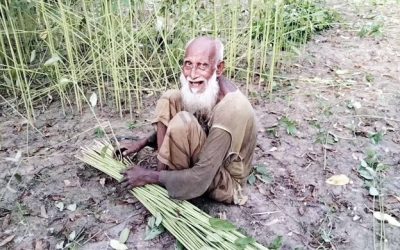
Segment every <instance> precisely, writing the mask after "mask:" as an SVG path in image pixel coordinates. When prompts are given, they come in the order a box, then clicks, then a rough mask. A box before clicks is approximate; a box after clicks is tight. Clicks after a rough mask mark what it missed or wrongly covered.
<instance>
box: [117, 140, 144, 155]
mask: <svg viewBox="0 0 400 250" xmlns="http://www.w3.org/2000/svg"><path fill="white" fill-rule="evenodd" d="M142 148H143V142H141V141H138V142H131V141H123V142H121V143H119V148H118V149H117V150H115V155H116V156H117V157H119V156H122V157H125V156H128V155H130V154H135V153H137V152H139V151H140V150H141V149H142Z"/></svg>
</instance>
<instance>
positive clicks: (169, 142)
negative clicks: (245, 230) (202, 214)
mask: <svg viewBox="0 0 400 250" xmlns="http://www.w3.org/2000/svg"><path fill="white" fill-rule="evenodd" d="M205 140H206V134H205V132H204V130H203V129H202V128H201V126H200V124H199V123H198V121H197V119H196V118H195V117H194V116H193V115H192V114H190V113H188V112H186V111H182V112H179V113H178V114H176V116H174V118H173V119H172V120H171V121H170V122H169V126H168V128H167V132H166V134H165V137H164V142H163V144H162V145H161V147H160V150H159V152H158V155H157V158H158V160H159V161H160V162H162V163H164V164H165V165H167V166H168V169H170V170H180V169H185V168H190V167H193V165H194V164H195V163H196V162H197V161H198V160H199V155H200V151H201V148H202V147H203V146H204V143H205ZM236 185H237V184H236V182H235V180H234V179H233V178H232V176H231V175H230V174H229V172H228V171H227V170H226V168H225V167H224V166H221V167H220V169H219V170H218V172H217V174H216V175H215V177H214V179H213V181H212V183H211V185H210V187H209V188H208V190H207V193H208V195H209V196H210V198H212V199H214V200H216V201H220V202H225V203H233V202H234V195H235V190H236Z"/></svg>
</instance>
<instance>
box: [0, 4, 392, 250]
mask: <svg viewBox="0 0 400 250" xmlns="http://www.w3.org/2000/svg"><path fill="white" fill-rule="evenodd" d="M329 4H330V5H331V7H333V8H335V9H337V11H338V12H339V13H340V14H341V16H342V18H343V20H342V23H341V24H339V25H336V26H335V28H333V29H331V30H329V31H327V32H324V33H323V34H321V35H318V36H316V37H314V38H313V39H312V40H311V41H310V42H309V43H308V44H307V45H306V46H305V47H304V50H302V51H301V55H300V56H299V57H297V58H296V59H294V60H292V61H290V63H288V66H285V67H284V70H283V72H281V73H279V81H280V83H279V86H281V87H279V88H277V89H276V90H275V91H274V92H273V94H272V95H271V96H270V98H266V97H265V96H261V95H259V94H257V93H259V92H260V91H259V89H256V88H254V89H252V90H251V91H250V93H249V96H250V98H251V101H252V103H253V105H254V107H255V109H256V113H257V117H258V122H259V132H258V145H257V148H256V151H255V158H254V165H255V166H259V165H265V166H266V167H267V169H268V172H269V178H268V179H269V181H266V183H264V182H261V181H260V180H257V181H256V183H255V184H254V185H253V186H250V185H249V186H248V188H247V190H246V191H247V194H248V195H249V201H248V202H247V203H246V204H245V205H244V206H228V205H223V204H218V203H216V202H212V201H210V200H208V199H205V198H200V199H196V200H194V201H193V202H194V203H195V204H196V205H198V206H199V207H200V208H201V209H203V210H204V211H206V212H207V213H209V214H211V215H213V216H219V215H221V214H226V217H227V219H229V220H231V221H232V222H234V223H235V224H236V225H237V226H238V227H241V228H243V229H245V231H246V232H247V233H248V234H249V235H251V236H253V237H254V238H255V239H256V240H257V241H258V242H260V243H262V244H264V245H265V246H268V245H269V244H270V243H271V242H272V241H273V240H274V239H275V238H276V237H277V236H278V235H280V236H282V237H283V238H282V239H283V246H282V249H296V248H297V249H377V248H380V249H399V248H400V237H399V235H400V228H398V227H395V226H392V225H389V224H388V223H385V224H381V223H379V221H378V220H376V219H374V217H373V215H372V211H382V212H385V213H387V214H390V215H392V216H393V217H395V218H397V220H400V170H399V164H400V88H399V86H398V85H399V80H400V42H399V40H398V38H399V37H400V32H399V28H398V27H399V26H400V14H399V13H400V5H399V4H396V3H390V2H388V3H386V4H383V5H382V4H377V5H372V4H371V5H367V4H363V3H361V2H360V3H356V2H354V1H329ZM376 24H382V27H380V28H381V31H382V33H381V34H377V33H379V32H373V33H372V34H367V35H366V36H365V37H362V38H361V37H360V36H359V31H360V30H361V29H362V27H371V25H372V26H373V25H376ZM155 101H156V97H155V96H153V97H149V98H147V99H146V100H145V102H146V104H147V105H145V106H146V108H145V110H144V111H143V112H142V113H141V114H138V115H137V117H135V128H133V134H134V135H137V136H142V135H145V134H147V133H148V132H149V131H151V129H152V128H151V126H150V124H149V122H148V121H149V119H150V118H151V116H152V113H151V112H152V110H153V109H154V105H155ZM38 112H40V113H41V115H40V116H39V117H38V119H37V122H36V124H35V129H33V128H32V127H30V126H28V125H27V123H26V122H25V121H24V119H22V118H20V116H19V115H18V114H17V113H15V112H13V111H12V109H10V107H2V112H1V117H0V122H1V147H0V159H1V170H2V171H1V173H0V186H1V204H0V227H1V230H0V232H1V233H0V249H3V248H4V249H37V250H39V249H56V247H57V245H62V244H60V243H61V242H63V241H64V244H65V243H67V242H68V237H69V236H70V235H71V233H73V232H75V234H76V235H77V236H76V237H75V239H79V240H76V241H77V242H76V244H75V247H76V248H78V249H111V248H110V247H109V246H108V242H109V239H118V237H119V233H120V232H121V231H122V230H123V229H124V228H130V229H131V234H130V236H129V239H128V241H127V245H128V247H129V249H174V248H175V244H176V243H175V239H174V237H172V236H171V235H170V234H169V233H164V234H162V235H161V236H159V237H157V238H156V239H153V240H151V241H145V240H144V234H145V225H146V221H147V218H148V217H149V216H150V215H149V213H148V212H147V211H146V210H145V209H144V208H143V207H142V205H141V204H140V203H139V202H138V201H137V200H136V199H135V198H133V197H131V195H129V194H127V193H121V192H120V190H119V189H118V185H117V184H116V183H115V182H113V181H112V180H111V179H110V178H108V177H106V176H105V175H104V174H101V173H100V172H98V171H97V170H95V169H93V168H91V167H87V166H84V164H82V163H81V162H80V161H79V160H77V159H75V158H74V155H76V154H77V153H78V150H79V147H80V146H82V145H86V144H90V143H91V142H92V141H93V139H95V138H96V136H100V134H99V133H97V134H96V132H95V130H96V128H97V127H99V123H100V124H101V125H102V126H103V127H104V128H105V131H106V132H107V134H111V128H112V130H113V131H114V133H116V134H119V135H132V132H130V130H129V127H130V126H129V125H128V124H129V121H127V120H121V119H120V118H119V117H118V114H116V113H114V112H112V110H111V109H107V108H105V109H104V110H102V111H100V110H96V119H95V118H94V115H93V114H92V113H91V112H90V110H87V111H86V112H85V113H83V114H77V113H76V111H73V110H69V111H68V114H67V115H63V114H62V113H61V112H60V104H59V103H57V102H53V103H51V104H43V105H41V106H40V107H39V108H38ZM285 119H286V121H294V123H295V124H296V131H293V126H292V130H291V131H290V132H293V133H292V134H293V135H290V134H288V132H287V130H288V129H287V125H288V122H286V123H285V122H284V120H285ZM289 130H290V129H289ZM378 132H381V133H382V134H383V137H382V140H381V141H380V142H379V143H378V144H376V145H375V144H373V143H372V139H371V138H370V136H371V135H372V134H374V133H378ZM18 151H21V152H22V158H21V161H20V162H13V161H12V160H10V159H6V157H11V158H15V156H16V154H17V152H18ZM368 152H374V153H375V154H376V155H377V156H378V158H377V160H378V161H379V162H380V163H383V164H384V165H385V166H386V168H385V169H384V170H382V171H381V172H380V174H379V175H378V176H377V177H376V182H377V188H378V191H379V193H380V198H378V196H375V197H373V196H371V195H370V194H369V191H368V189H367V188H366V186H365V180H364V178H363V177H362V176H361V175H360V174H359V172H358V168H359V166H360V162H361V160H362V159H365V158H366V157H367V155H368ZM153 156H154V152H152V151H151V150H148V149H146V150H145V152H143V153H141V154H140V156H139V157H140V159H141V164H148V163H150V164H154V158H152V157H153ZM335 174H344V175H346V176H348V177H349V178H350V180H351V182H350V184H347V185H345V186H332V185H328V184H326V182H325V181H326V179H327V178H329V177H330V176H332V175H335ZM60 204H64V209H63V210H62V211H60V210H61V209H60ZM71 205H72V206H71ZM75 205H76V208H75V209H74V206H75ZM6 241H9V242H8V243H6ZM3 243H4V245H2V244H3ZM5 243H6V244H5Z"/></svg>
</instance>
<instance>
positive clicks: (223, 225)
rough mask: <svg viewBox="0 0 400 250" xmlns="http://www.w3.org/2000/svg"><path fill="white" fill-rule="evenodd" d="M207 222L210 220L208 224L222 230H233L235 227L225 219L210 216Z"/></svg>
mask: <svg viewBox="0 0 400 250" xmlns="http://www.w3.org/2000/svg"><path fill="white" fill-rule="evenodd" d="M209 222H210V225H211V227H212V228H215V229H219V230H222V231H232V230H235V228H236V227H235V225H233V224H232V223H230V222H229V221H227V220H221V219H217V218H210V220H209Z"/></svg>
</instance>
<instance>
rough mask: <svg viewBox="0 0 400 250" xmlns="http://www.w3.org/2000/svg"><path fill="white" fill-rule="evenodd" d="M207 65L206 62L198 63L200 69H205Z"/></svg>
mask: <svg viewBox="0 0 400 250" xmlns="http://www.w3.org/2000/svg"><path fill="white" fill-rule="evenodd" d="M207 67H208V64H206V63H203V64H200V67H199V68H200V69H201V70H205V69H207Z"/></svg>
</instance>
